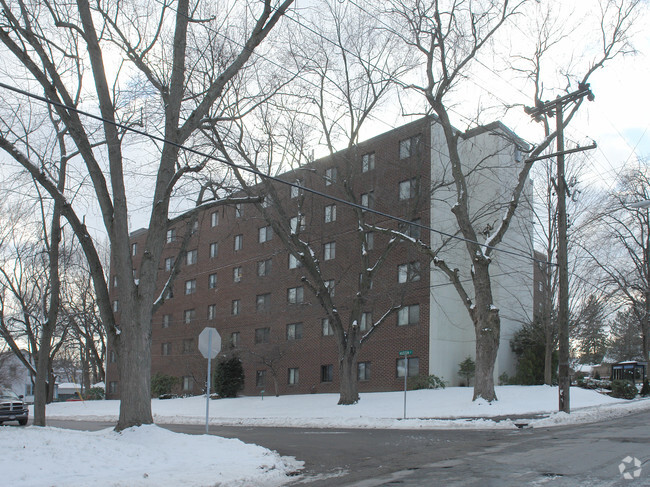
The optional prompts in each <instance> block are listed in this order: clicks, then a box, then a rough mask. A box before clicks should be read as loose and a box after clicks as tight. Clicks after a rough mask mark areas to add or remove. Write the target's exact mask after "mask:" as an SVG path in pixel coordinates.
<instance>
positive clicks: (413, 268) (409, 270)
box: [397, 261, 421, 284]
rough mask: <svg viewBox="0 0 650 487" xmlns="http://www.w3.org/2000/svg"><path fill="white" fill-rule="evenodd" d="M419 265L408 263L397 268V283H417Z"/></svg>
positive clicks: (417, 263)
mask: <svg viewBox="0 0 650 487" xmlns="http://www.w3.org/2000/svg"><path fill="white" fill-rule="evenodd" d="M420 272H421V271H420V263H419V262H417V261H415V262H409V263H408V264H402V265H399V266H397V282H399V283H400V284H403V283H405V282H417V281H419V280H420Z"/></svg>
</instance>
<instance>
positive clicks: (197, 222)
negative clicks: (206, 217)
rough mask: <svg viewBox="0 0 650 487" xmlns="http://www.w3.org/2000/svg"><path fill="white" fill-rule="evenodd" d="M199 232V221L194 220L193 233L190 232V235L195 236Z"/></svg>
mask: <svg viewBox="0 0 650 487" xmlns="http://www.w3.org/2000/svg"><path fill="white" fill-rule="evenodd" d="M198 231H199V221H198V220H194V222H192V231H191V232H190V235H194V234H195V233H196V232H198Z"/></svg>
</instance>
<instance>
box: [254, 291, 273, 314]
mask: <svg viewBox="0 0 650 487" xmlns="http://www.w3.org/2000/svg"><path fill="white" fill-rule="evenodd" d="M255 309H256V310H257V311H258V312H262V311H268V310H269V309H271V293H266V294H258V295H257V297H256V298H255Z"/></svg>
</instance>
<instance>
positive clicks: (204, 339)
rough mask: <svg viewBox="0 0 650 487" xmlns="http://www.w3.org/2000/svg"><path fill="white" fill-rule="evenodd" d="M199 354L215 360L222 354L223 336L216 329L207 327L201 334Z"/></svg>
mask: <svg viewBox="0 0 650 487" xmlns="http://www.w3.org/2000/svg"><path fill="white" fill-rule="evenodd" d="M210 335H212V347H210ZM199 352H201V355H203V356H204V357H205V358H215V357H216V356H217V354H218V353H219V352H221V335H219V332H218V331H217V329H216V328H212V327H209V326H206V327H205V328H203V331H202V332H201V333H200V334H199Z"/></svg>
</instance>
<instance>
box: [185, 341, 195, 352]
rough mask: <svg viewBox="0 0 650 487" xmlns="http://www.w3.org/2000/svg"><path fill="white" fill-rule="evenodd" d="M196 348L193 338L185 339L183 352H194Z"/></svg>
mask: <svg viewBox="0 0 650 487" xmlns="http://www.w3.org/2000/svg"><path fill="white" fill-rule="evenodd" d="M193 349H194V340H193V339H192V338H184V339H183V353H192V351H193Z"/></svg>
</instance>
